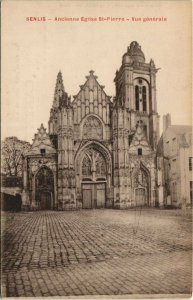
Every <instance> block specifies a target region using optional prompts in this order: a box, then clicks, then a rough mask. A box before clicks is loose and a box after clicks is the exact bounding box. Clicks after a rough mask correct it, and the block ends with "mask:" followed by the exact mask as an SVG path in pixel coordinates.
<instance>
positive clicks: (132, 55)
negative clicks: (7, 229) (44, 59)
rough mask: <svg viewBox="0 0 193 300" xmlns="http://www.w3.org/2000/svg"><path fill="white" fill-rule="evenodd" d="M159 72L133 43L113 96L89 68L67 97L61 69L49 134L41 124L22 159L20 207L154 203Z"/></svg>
mask: <svg viewBox="0 0 193 300" xmlns="http://www.w3.org/2000/svg"><path fill="white" fill-rule="evenodd" d="M156 72H157V69H156V67H155V64H154V62H153V60H150V62H146V61H145V56H144V53H143V52H142V50H141V47H140V46H139V44H138V43H137V42H132V43H131V44H130V46H129V47H128V49H127V52H126V53H125V54H124V55H123V57H122V64H121V67H120V69H119V70H118V71H117V72H116V75H115V79H114V82H115V87H116V96H115V97H114V98H113V99H112V97H110V96H108V95H107V94H106V93H105V90H104V86H102V85H100V84H99V82H98V80H97V76H96V75H95V74H94V71H90V74H89V75H88V76H86V82H85V83H84V84H83V85H80V90H79V92H78V93H77V95H75V96H73V100H71V98H70V97H69V96H68V94H67V93H66V91H65V89H64V84H63V78H62V74H61V72H59V73H58V76H57V80H56V86H55V93H54V100H53V104H52V108H51V110H50V118H49V122H48V127H49V129H48V133H47V132H46V129H45V128H44V126H43V125H41V127H40V129H39V130H38V133H37V134H35V137H34V140H33V144H32V147H31V150H30V151H29V152H28V154H27V155H26V156H25V158H24V162H23V166H24V167H23V193H22V205H23V208H30V209H59V210H69V209H79V208H120V209H124V208H129V207H133V206H155V204H156V201H157V185H156V147H157V142H158V139H159V115H158V113H157V101H156Z"/></svg>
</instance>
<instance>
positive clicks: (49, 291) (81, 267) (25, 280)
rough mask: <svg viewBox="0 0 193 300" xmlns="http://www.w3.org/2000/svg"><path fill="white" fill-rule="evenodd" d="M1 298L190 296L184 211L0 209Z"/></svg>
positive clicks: (188, 233) (188, 230)
mask: <svg viewBox="0 0 193 300" xmlns="http://www.w3.org/2000/svg"><path fill="white" fill-rule="evenodd" d="M2 219H3V223H2V224H3V229H4V234H3V245H4V247H3V293H4V296H8V297H13V296H15V297H17V296H18V297H22V296H25V297H30V296H31V297H34V296H36V297H39V296H70V295H75V296H77V295H129V294H150V293H151V294H190V293H191V269H192V268H191V255H192V252H191V225H192V224H191V211H190V210H188V211H185V212H183V211H181V210H155V209H147V210H139V209H138V210H134V209H133V210H127V211H119V210H82V211H69V212H67V211H66V212H56V211H42V212H21V213H15V214H14V213H3V214H2Z"/></svg>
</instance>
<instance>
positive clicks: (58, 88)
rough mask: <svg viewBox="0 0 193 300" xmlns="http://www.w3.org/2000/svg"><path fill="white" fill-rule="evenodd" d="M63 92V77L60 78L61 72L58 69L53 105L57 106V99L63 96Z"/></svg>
mask: <svg viewBox="0 0 193 300" xmlns="http://www.w3.org/2000/svg"><path fill="white" fill-rule="evenodd" d="M64 94H65V89H64V84H63V79H62V72H61V71H59V72H58V75H57V79H56V86H55V92H54V102H53V107H58V106H59V100H60V99H62V98H63V96H64Z"/></svg>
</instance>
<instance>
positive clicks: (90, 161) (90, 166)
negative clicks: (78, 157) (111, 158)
mask: <svg viewBox="0 0 193 300" xmlns="http://www.w3.org/2000/svg"><path fill="white" fill-rule="evenodd" d="M105 174H106V163H105V160H104V158H103V156H102V155H101V153H100V152H99V151H96V150H95V149H88V150H87V151H86V153H85V156H84V158H83V161H82V175H83V176H92V177H94V176H97V177H100V176H105Z"/></svg>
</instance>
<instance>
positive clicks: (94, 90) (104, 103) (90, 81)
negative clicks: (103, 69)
mask: <svg viewBox="0 0 193 300" xmlns="http://www.w3.org/2000/svg"><path fill="white" fill-rule="evenodd" d="M86 79H87V80H86V82H85V84H84V85H81V86H80V91H79V92H78V94H77V95H76V96H74V100H73V108H74V123H75V124H80V122H81V120H82V119H83V118H84V117H85V116H86V115H89V114H96V115H98V116H100V117H101V119H102V120H103V121H104V123H105V124H109V123H110V118H109V110H110V106H111V101H110V98H111V97H110V96H107V94H106V93H105V91H104V86H102V85H100V84H99V83H98V81H97V76H95V75H94V71H90V75H89V76H86Z"/></svg>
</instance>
